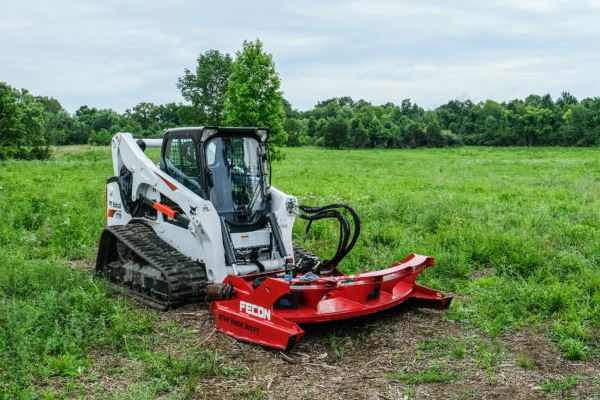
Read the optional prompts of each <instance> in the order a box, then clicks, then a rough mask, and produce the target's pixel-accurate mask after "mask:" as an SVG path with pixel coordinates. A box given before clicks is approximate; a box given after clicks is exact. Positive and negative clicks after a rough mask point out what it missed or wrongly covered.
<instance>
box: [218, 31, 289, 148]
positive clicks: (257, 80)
mask: <svg viewBox="0 0 600 400" xmlns="http://www.w3.org/2000/svg"><path fill="white" fill-rule="evenodd" d="M280 86H281V83H280V80H279V75H278V74H277V72H276V71H275V64H274V63H273V57H272V56H271V55H270V54H267V53H265V52H264V50H263V45H262V43H261V42H260V40H258V39H256V41H254V42H250V41H244V46H243V50H242V51H238V52H237V53H236V60H235V63H234V66H233V73H232V74H231V78H230V81H229V86H228V87H227V93H226V95H225V107H224V109H223V122H224V124H225V125H230V126H262V127H265V128H269V130H270V135H271V139H270V140H271V142H272V143H273V144H275V145H277V146H283V145H284V144H285V143H286V141H287V134H286V133H285V132H284V130H283V120H284V118H285V111H284V109H283V94H282V92H281V91H280Z"/></svg>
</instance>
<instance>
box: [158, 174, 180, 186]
mask: <svg viewBox="0 0 600 400" xmlns="http://www.w3.org/2000/svg"><path fill="white" fill-rule="evenodd" d="M157 175H158V174H157ZM158 177H159V178H160V179H162V180H163V182H165V183H166V184H167V186H168V187H169V189H171V190H177V186H175V185H174V184H172V183H171V182H169V180H167V179H165V178H163V177H162V176H160V175H158Z"/></svg>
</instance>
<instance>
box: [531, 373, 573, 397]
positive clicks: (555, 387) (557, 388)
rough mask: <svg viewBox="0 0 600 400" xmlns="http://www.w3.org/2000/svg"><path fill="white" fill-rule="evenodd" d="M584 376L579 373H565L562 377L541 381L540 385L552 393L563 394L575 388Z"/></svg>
mask: <svg viewBox="0 0 600 400" xmlns="http://www.w3.org/2000/svg"><path fill="white" fill-rule="evenodd" d="M582 379H583V378H582V377H581V376H578V375H564V376H563V377H562V378H561V379H549V380H547V381H544V382H542V383H541V385H540V387H541V388H542V389H543V390H545V391H547V392H550V393H552V394H561V393H563V392H565V391H567V390H570V389H573V388H574V387H575V386H577V384H578V383H579V382H581V380H582Z"/></svg>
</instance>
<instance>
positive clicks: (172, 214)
mask: <svg viewBox="0 0 600 400" xmlns="http://www.w3.org/2000/svg"><path fill="white" fill-rule="evenodd" d="M152 208H154V209H155V210H157V211H160V212H161V213H163V214H165V215H166V216H167V217H169V218H171V219H175V215H177V214H178V213H179V211H176V210H173V209H172V208H171V207H169V206H167V205H166V204H162V203H154V204H153V205H152Z"/></svg>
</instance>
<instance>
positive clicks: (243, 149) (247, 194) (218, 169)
mask: <svg viewBox="0 0 600 400" xmlns="http://www.w3.org/2000/svg"><path fill="white" fill-rule="evenodd" d="M205 149H206V150H205V151H206V164H207V167H208V169H209V170H210V172H211V174H212V182H213V185H212V187H211V188H210V193H209V196H210V201H211V202H212V203H213V204H214V206H215V208H216V209H217V212H218V213H219V214H221V213H229V212H236V211H243V212H246V213H251V212H253V211H258V210H262V209H264V206H265V204H264V201H265V193H264V192H265V186H266V185H265V180H264V176H265V174H264V173H263V168H262V157H261V149H260V144H259V142H258V141H257V140H256V139H253V138H248V137H214V138H212V139H210V140H209V141H208V143H207V144H206V146H205Z"/></svg>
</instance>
